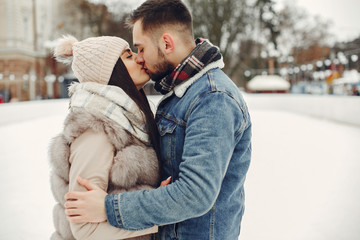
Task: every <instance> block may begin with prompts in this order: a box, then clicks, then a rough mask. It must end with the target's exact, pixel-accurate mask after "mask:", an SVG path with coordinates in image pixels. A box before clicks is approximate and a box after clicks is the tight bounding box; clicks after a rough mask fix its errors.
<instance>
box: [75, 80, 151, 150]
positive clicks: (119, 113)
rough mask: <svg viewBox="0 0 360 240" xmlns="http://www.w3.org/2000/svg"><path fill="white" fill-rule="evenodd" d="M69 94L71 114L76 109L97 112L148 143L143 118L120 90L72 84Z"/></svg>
mask: <svg viewBox="0 0 360 240" xmlns="http://www.w3.org/2000/svg"><path fill="white" fill-rule="evenodd" d="M69 94H70V96H71V100H70V111H71V112H76V111H77V110H78V109H85V110H88V111H96V112H99V113H101V114H103V115H104V116H106V117H107V118H110V119H111V120H113V121H115V122H116V123H117V124H119V125H120V126H122V127H123V128H124V129H125V130H127V131H128V132H130V133H131V134H132V135H133V136H134V137H136V138H138V139H139V140H141V141H142V142H144V143H146V144H148V143H149V142H150V140H149V135H148V133H147V130H146V126H145V116H144V115H143V113H142V112H141V110H140V109H139V107H138V106H137V104H136V103H135V102H134V101H133V100H132V99H131V98H130V97H129V96H128V95H127V94H126V93H125V92H124V91H123V90H122V89H121V88H119V87H115V86H109V85H104V84H99V83H95V82H84V83H73V84H72V85H71V86H70V87H69Z"/></svg>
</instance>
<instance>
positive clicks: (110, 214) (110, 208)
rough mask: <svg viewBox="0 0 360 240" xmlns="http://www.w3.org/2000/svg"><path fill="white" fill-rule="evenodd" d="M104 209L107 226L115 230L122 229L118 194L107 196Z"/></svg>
mask: <svg viewBox="0 0 360 240" xmlns="http://www.w3.org/2000/svg"><path fill="white" fill-rule="evenodd" d="M105 208H106V215H107V219H108V222H109V224H110V225H111V226H114V227H117V228H124V225H123V223H122V220H121V216H120V194H108V195H107V196H106V198H105Z"/></svg>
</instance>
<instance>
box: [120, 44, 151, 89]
mask: <svg viewBox="0 0 360 240" xmlns="http://www.w3.org/2000/svg"><path fill="white" fill-rule="evenodd" d="M135 56H136V53H133V52H132V51H131V50H130V49H128V50H126V51H125V52H124V53H123V54H122V55H121V57H120V58H121V60H122V61H123V63H124V65H125V67H126V69H127V71H128V72H129V75H130V77H131V79H132V80H133V82H134V84H135V86H136V88H137V89H138V90H140V89H141V88H142V87H143V86H144V85H145V83H147V82H148V81H149V80H150V76H149V75H148V74H147V73H146V72H145V69H144V67H143V66H142V65H140V64H137V63H136V62H135Z"/></svg>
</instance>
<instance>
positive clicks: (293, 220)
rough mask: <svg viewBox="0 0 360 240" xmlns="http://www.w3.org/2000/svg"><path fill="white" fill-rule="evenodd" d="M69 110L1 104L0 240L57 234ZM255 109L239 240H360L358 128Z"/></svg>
mask: <svg viewBox="0 0 360 240" xmlns="http://www.w3.org/2000/svg"><path fill="white" fill-rule="evenodd" d="M247 98H248V99H249V100H251V96H247ZM269 98H271V95H269ZM265 100H266V98H265ZM249 102H251V101H249ZM67 105H68V102H67V100H54V101H41V102H32V103H17V104H12V105H0V159H1V169H0V193H1V199H0V215H1V224H0V240H12V239H14V240H15V239H16V240H45V239H49V236H50V235H51V233H52V232H53V230H54V228H53V223H52V207H53V205H54V200H53V197H52V194H51V192H50V185H49V166H48V160H47V146H48V143H49V140H50V138H51V137H53V136H54V135H56V134H57V133H58V132H60V131H61V128H62V122H63V120H64V117H65V114H66V112H67ZM249 105H250V106H249V108H250V110H251V111H250V114H251V117H252V121H253V158H252V164H251V167H250V171H249V173H248V178H247V181H246V211H245V216H244V219H243V224H242V231H241V236H240V238H239V239H240V240H300V239H301V240H357V239H360V190H359V189H360V174H359V173H360V156H359V154H360V150H359V149H360V148H359V142H360V127H357V126H354V125H346V124H341V123H337V122H332V121H329V120H326V119H319V118H312V117H310V116H306V115H300V114H296V113H290V112H285V111H280V110H270V111H267V110H259V109H257V108H252V106H251V104H249ZM219 240H220V239H219Z"/></svg>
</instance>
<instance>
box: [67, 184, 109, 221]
mask: <svg viewBox="0 0 360 240" xmlns="http://www.w3.org/2000/svg"><path fill="white" fill-rule="evenodd" d="M77 181H78V183H79V184H80V185H82V186H84V187H85V188H86V189H87V190H88V191H87V192H68V193H67V194H65V200H66V202H65V214H66V215H67V219H68V220H69V221H70V222H73V223H83V222H93V223H94V222H104V221H106V220H107V217H106V210H105V197H106V195H107V193H106V192H105V191H104V190H102V189H101V188H99V187H98V186H97V185H95V184H93V183H91V182H90V181H89V180H87V179H83V178H81V177H78V178H77Z"/></svg>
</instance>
